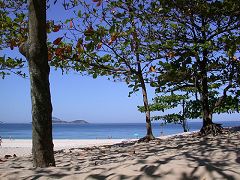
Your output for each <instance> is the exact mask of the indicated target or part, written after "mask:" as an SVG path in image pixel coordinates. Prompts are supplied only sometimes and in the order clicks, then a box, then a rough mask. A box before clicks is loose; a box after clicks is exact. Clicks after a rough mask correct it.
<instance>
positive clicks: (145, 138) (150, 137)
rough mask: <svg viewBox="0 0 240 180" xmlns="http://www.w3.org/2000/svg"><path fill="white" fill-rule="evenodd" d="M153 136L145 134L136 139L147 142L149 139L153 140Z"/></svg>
mask: <svg viewBox="0 0 240 180" xmlns="http://www.w3.org/2000/svg"><path fill="white" fill-rule="evenodd" d="M154 139H155V137H154V136H153V135H146V136H144V137H142V138H140V139H139V140H138V142H139V143H140V142H149V141H151V140H154Z"/></svg>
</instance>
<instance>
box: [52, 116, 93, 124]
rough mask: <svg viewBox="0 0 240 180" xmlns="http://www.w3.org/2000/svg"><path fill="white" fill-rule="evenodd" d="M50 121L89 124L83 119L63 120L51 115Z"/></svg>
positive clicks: (54, 122)
mask: <svg viewBox="0 0 240 180" xmlns="http://www.w3.org/2000/svg"><path fill="white" fill-rule="evenodd" d="M52 123H53V124H89V123H88V122H87V121H85V120H75V121H63V120H61V119H59V118H56V117H53V118H52Z"/></svg>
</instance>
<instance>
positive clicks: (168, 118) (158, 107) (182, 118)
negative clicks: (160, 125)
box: [138, 93, 189, 132]
mask: <svg viewBox="0 0 240 180" xmlns="http://www.w3.org/2000/svg"><path fill="white" fill-rule="evenodd" d="M187 98H188V96H187V95H177V94H173V93H172V94H170V95H161V96H157V97H155V98H154V99H153V103H152V104H150V105H149V109H150V111H152V112H153V111H160V112H165V111H166V110H168V109H174V108H181V110H180V111H179V112H178V113H169V114H166V115H162V116H159V115H158V116H153V117H152V118H151V119H152V120H163V121H164V122H165V123H180V124H181V125H182V127H183V131H184V132H187V131H188V127H187V118H189V117H187V113H186V101H187ZM138 109H139V111H140V112H144V109H143V107H142V106H139V107H138Z"/></svg>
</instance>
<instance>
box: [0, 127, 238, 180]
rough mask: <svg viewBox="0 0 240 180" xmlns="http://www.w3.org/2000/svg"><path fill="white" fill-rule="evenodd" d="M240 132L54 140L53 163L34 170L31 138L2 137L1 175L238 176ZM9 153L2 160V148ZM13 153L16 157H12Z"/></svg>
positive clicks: (100, 177)
mask: <svg viewBox="0 0 240 180" xmlns="http://www.w3.org/2000/svg"><path fill="white" fill-rule="evenodd" d="M239 142H240V131H234V132H229V131H225V132H224V134H222V135H219V136H215V137H213V136H209V137H199V136H198V135H197V133H196V132H195V133H183V134H178V135H171V136H164V137H160V138H158V139H156V140H153V141H150V142H148V143H146V142H142V143H138V142H137V141H135V140H130V139H105V140H100V139H97V140H55V141H54V150H55V160H56V167H49V168H33V167H32V157H31V155H30V154H31V140H5V139H3V143H2V147H1V148H0V153H1V156H0V179H1V180H2V179H3V180H5V179H9V180H10V179H69V180H70V179H143V180H145V179H179V180H180V179H200V180H209V179H230V180H231V179H233V180H234V179H240V143H239ZM4 149H5V150H6V149H8V152H9V153H8V154H9V155H11V156H12V157H9V158H4V156H5V155H6V154H5V152H6V151H5V150H4ZM13 154H16V156H17V157H13Z"/></svg>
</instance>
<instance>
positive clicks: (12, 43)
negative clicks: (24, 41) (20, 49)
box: [9, 39, 17, 50]
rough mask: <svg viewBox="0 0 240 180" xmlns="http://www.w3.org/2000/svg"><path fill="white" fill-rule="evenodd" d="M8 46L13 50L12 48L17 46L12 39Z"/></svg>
mask: <svg viewBox="0 0 240 180" xmlns="http://www.w3.org/2000/svg"><path fill="white" fill-rule="evenodd" d="M9 46H10V49H11V50H13V49H14V47H16V46H17V44H16V41H15V40H13V39H12V40H11V41H10V42H9Z"/></svg>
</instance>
